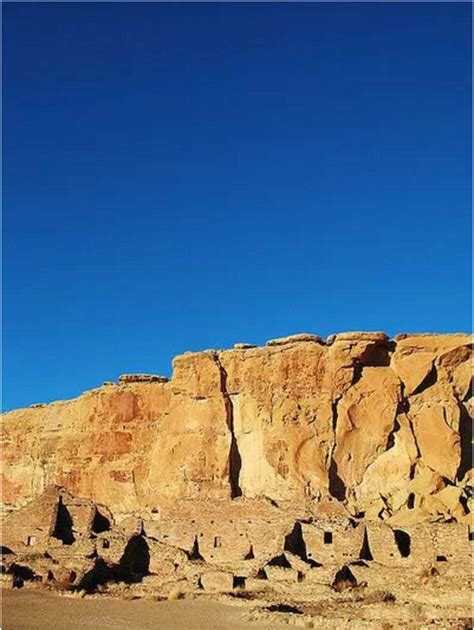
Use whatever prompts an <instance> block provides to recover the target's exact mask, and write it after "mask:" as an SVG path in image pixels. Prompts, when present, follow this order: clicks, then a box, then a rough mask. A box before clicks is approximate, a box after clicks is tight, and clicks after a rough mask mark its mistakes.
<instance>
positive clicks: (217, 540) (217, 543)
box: [214, 536, 221, 547]
mask: <svg viewBox="0 0 474 630" xmlns="http://www.w3.org/2000/svg"><path fill="white" fill-rule="evenodd" d="M220 546H221V537H220V536H216V537H215V538H214V547H220Z"/></svg>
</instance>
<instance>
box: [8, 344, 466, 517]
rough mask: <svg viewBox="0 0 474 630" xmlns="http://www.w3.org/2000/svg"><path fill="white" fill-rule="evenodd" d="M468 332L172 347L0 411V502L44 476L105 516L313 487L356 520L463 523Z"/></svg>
mask: <svg viewBox="0 0 474 630" xmlns="http://www.w3.org/2000/svg"><path fill="white" fill-rule="evenodd" d="M471 344H472V337H471V336H469V335H465V334H450V335H433V334H429V335H420V334H415V335H398V336H397V337H396V338H395V339H389V338H388V337H387V335H385V334H383V333H379V332H373V333H368V332H366V333H362V332H356V333H343V334H338V335H333V336H331V337H329V338H328V339H326V340H323V339H321V338H319V337H317V336H315V335H294V336H292V337H288V338H285V339H279V340H273V341H271V342H268V343H267V345H266V346H265V347H253V346H250V345H248V344H236V347H235V348H234V349H232V350H219V351H216V350H207V351H204V352H198V353H186V354H184V355H182V356H178V357H176V358H175V359H174V361H173V376H172V378H171V379H169V380H168V379H166V378H162V377H147V376H146V375H135V376H134V375H128V376H127V375H125V376H123V377H121V378H120V379H119V382H118V383H117V384H113V383H106V384H104V385H103V386H102V387H99V388H97V389H95V390H92V391H89V392H85V393H84V394H83V395H81V396H79V397H78V398H76V399H74V400H69V401H59V402H55V403H52V404H49V405H34V406H32V407H30V408H26V409H19V410H15V411H12V412H9V413H6V414H4V416H3V496H4V503H5V505H6V507H7V509H8V510H11V509H16V508H19V507H22V506H24V505H26V504H28V503H29V502H30V501H31V500H33V499H34V498H35V497H38V496H40V495H41V494H42V493H43V491H44V490H45V488H47V487H48V486H50V485H51V484H57V485H59V486H62V487H64V488H66V489H67V490H68V491H70V492H71V493H72V494H74V495H76V496H81V497H88V498H90V499H91V500H93V501H95V502H97V503H101V504H105V505H107V506H108V507H109V508H110V509H111V510H112V511H113V512H114V514H120V515H123V516H125V515H127V514H132V513H138V512H139V513H140V514H142V515H143V514H147V513H148V514H153V513H157V512H158V511H161V510H166V509H169V506H170V505H173V504H174V503H175V502H176V501H177V500H185V499H193V500H195V499H198V500H205V501H209V500H212V501H232V500H238V499H239V498H240V497H242V498H243V499H258V498H264V497H266V498H267V499H270V500H271V501H272V502H275V503H276V504H278V505H282V504H283V505H284V504H286V503H287V502H288V505H289V504H290V502H291V504H293V505H294V504H295V502H296V503H298V502H299V504H301V505H303V504H306V503H313V502H318V501H320V500H324V499H325V498H327V497H333V500H337V501H340V502H341V503H343V504H344V506H345V508H346V509H347V510H348V511H349V513H351V514H354V515H355V516H362V515H364V516H365V518H367V519H371V518H373V519H378V518H382V519H384V518H392V519H393V518H399V519H400V521H403V520H405V521H408V522H416V521H424V520H436V521H439V520H451V521H452V520H456V521H458V522H467V520H466V519H467V518H468V512H469V504H470V499H469V496H470V492H469V489H470V487H471V486H470V479H471V472H470V469H471V417H470V412H471V411H472V409H473V404H472V401H473V398H472V387H471V374H472V369H471V368H472V365H471V352H472V345H471Z"/></svg>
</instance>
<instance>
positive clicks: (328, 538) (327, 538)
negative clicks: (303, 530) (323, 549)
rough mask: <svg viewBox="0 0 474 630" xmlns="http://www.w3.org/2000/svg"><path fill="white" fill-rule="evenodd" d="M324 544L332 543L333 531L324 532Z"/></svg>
mask: <svg viewBox="0 0 474 630" xmlns="http://www.w3.org/2000/svg"><path fill="white" fill-rule="evenodd" d="M324 544H325V545H332V532H324Z"/></svg>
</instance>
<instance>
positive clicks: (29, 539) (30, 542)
mask: <svg viewBox="0 0 474 630" xmlns="http://www.w3.org/2000/svg"><path fill="white" fill-rule="evenodd" d="M26 545H27V547H33V545H36V536H27V537H26Z"/></svg>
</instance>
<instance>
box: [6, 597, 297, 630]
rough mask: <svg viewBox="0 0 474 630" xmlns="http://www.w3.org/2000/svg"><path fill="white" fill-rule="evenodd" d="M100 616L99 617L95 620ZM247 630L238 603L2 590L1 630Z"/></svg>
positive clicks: (265, 628) (261, 629)
mask: <svg viewBox="0 0 474 630" xmlns="http://www.w3.org/2000/svg"><path fill="white" fill-rule="evenodd" d="M99 620H100V621H99ZM252 626H255V629H256V630H270V628H272V629H277V628H283V627H285V626H283V625H276V624H275V623H272V624H271V626H270V625H268V624H265V623H258V622H256V623H252ZM98 627H100V628H101V629H102V630H108V629H109V628H110V630H116V629H117V628H120V629H121V630H127V629H128V628H129V629H130V630H132V629H133V630H142V629H143V630H147V629H148V628H156V629H161V628H163V630H164V629H166V630H184V629H187V630H202V629H203V628H206V629H207V630H226V629H227V628H229V630H246V629H247V628H250V627H251V626H250V625H249V621H248V620H247V619H246V618H245V607H244V606H243V605H241V604H237V603H234V604H232V605H229V604H222V603H220V602H217V601H212V600H199V601H196V600H181V601H162V602H154V601H150V600H144V599H137V600H133V601H122V600H118V599H106V598H100V599H84V600H77V599H73V598H71V597H65V596H61V595H59V594H56V593H44V592H41V591H24V590H10V589H8V590H7V589H5V590H4V591H3V601H2V628H3V629H4V630H46V629H48V630H74V629H75V628H77V629H79V628H81V629H83V628H98Z"/></svg>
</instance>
